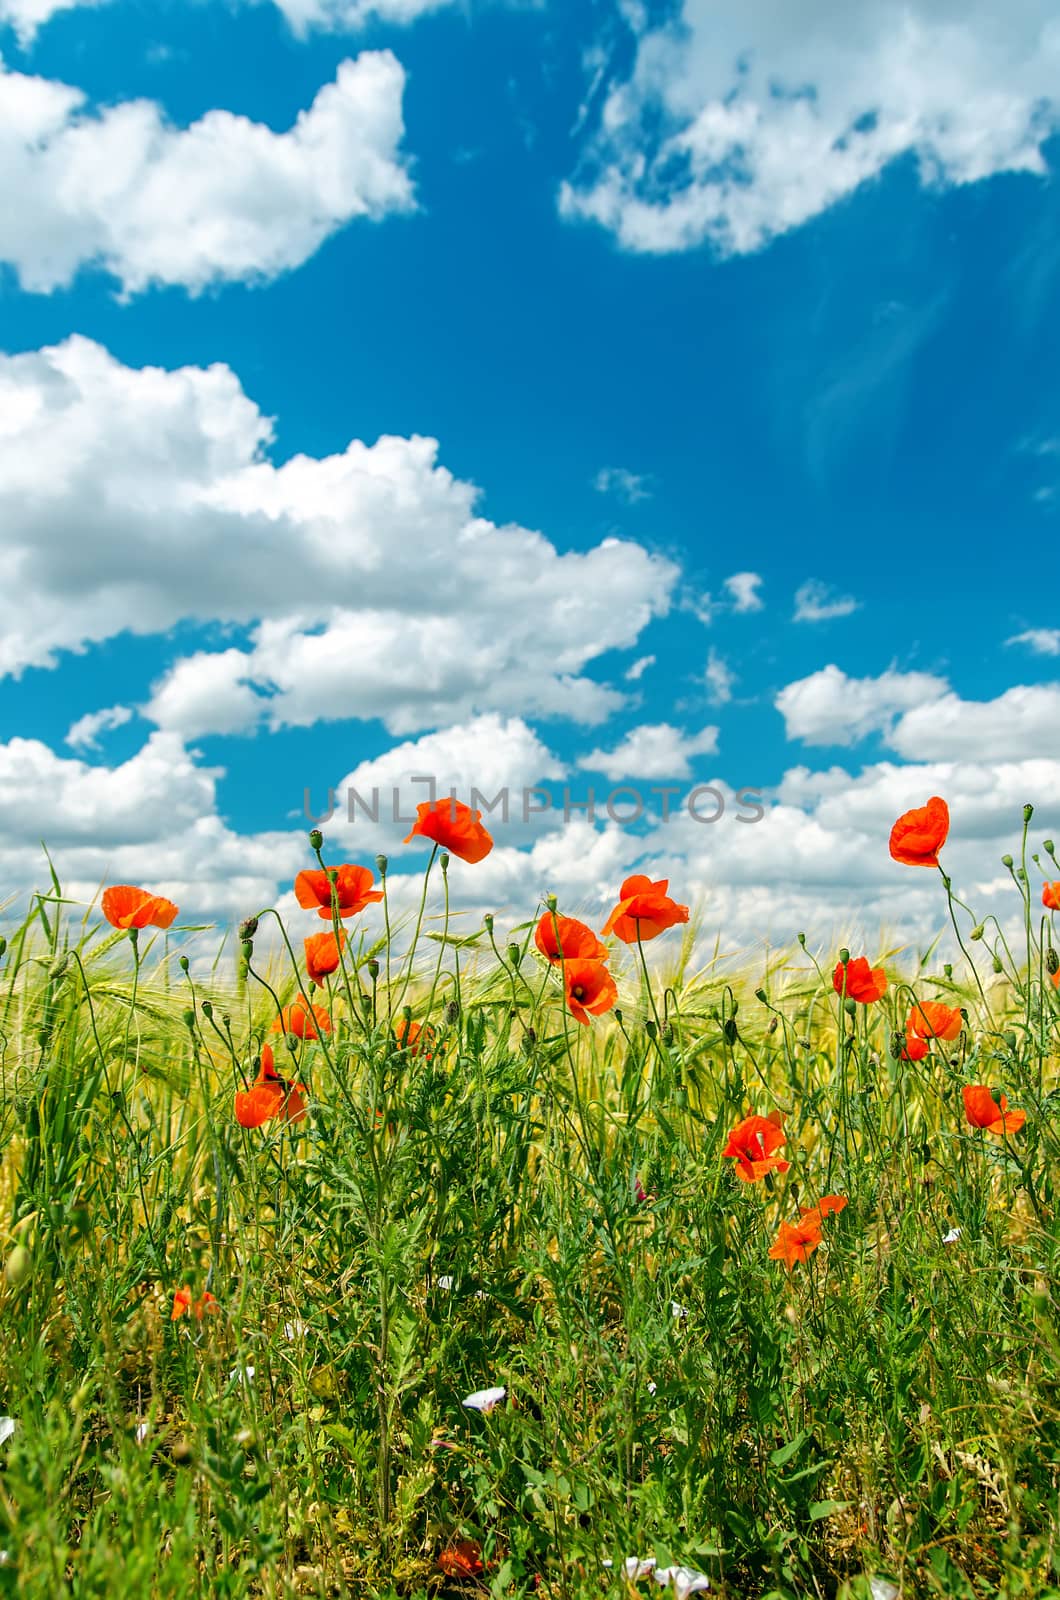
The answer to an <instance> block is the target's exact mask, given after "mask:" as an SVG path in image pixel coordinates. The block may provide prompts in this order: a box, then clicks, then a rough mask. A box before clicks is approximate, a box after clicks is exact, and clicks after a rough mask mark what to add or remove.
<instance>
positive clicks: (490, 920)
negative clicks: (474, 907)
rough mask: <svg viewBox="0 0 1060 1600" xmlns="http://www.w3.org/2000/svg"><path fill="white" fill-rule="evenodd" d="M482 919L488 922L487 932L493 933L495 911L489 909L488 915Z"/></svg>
mask: <svg viewBox="0 0 1060 1600" xmlns="http://www.w3.org/2000/svg"><path fill="white" fill-rule="evenodd" d="M482 920H483V922H484V923H485V924H486V932H487V933H492V932H493V913H492V911H487V912H486V915H485V916H484V917H483V919H482Z"/></svg>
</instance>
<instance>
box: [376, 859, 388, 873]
mask: <svg viewBox="0 0 1060 1600" xmlns="http://www.w3.org/2000/svg"><path fill="white" fill-rule="evenodd" d="M375 864H376V867H377V869H378V872H379V876H380V877H381V878H385V877H386V869H387V867H389V865H390V862H389V860H388V858H387V857H386V856H376V858H375Z"/></svg>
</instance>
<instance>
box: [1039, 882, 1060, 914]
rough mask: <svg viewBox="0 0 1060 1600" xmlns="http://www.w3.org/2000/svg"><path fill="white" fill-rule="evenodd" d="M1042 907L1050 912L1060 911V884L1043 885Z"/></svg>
mask: <svg viewBox="0 0 1060 1600" xmlns="http://www.w3.org/2000/svg"><path fill="white" fill-rule="evenodd" d="M1042 905H1043V906H1045V907H1046V908H1047V909H1048V910H1049V911H1060V883H1043V884H1042Z"/></svg>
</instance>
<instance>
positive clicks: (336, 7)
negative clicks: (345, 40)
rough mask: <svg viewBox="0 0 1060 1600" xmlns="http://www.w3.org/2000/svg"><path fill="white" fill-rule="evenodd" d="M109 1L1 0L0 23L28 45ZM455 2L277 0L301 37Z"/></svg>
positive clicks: (407, 17) (396, 20)
mask: <svg viewBox="0 0 1060 1600" xmlns="http://www.w3.org/2000/svg"><path fill="white" fill-rule="evenodd" d="M106 3H107V0H0V23H4V22H8V23H10V24H11V26H12V27H13V28H14V30H15V33H16V35H17V36H18V40H19V43H20V44H22V45H23V46H26V45H29V44H31V43H32V41H33V39H34V37H35V35H36V33H37V31H38V29H40V28H42V27H43V26H44V24H45V23H46V22H47V21H48V20H49V18H51V17H54V16H55V15H56V14H57V13H58V12H60V11H71V10H73V9H74V8H75V7H78V6H80V7H85V8H87V7H94V6H99V5H104V4H106ZM455 3H456V0H275V4H276V6H277V7H278V9H279V10H280V11H281V12H282V13H283V15H284V17H285V18H286V19H287V22H288V23H289V24H290V26H291V28H292V30H293V31H294V32H295V33H296V34H298V35H299V36H303V35H305V34H307V33H309V32H311V31H312V30H314V29H320V30H326V31H330V32H352V31H354V30H355V29H357V28H363V27H364V26H365V25H366V24H367V23H369V22H375V21H378V22H389V23H393V24H394V25H395V26H407V25H408V24H410V23H412V22H415V21H416V20H417V18H418V17H422V16H426V15H427V14H428V13H429V12H431V11H440V10H442V9H444V8H445V7H447V6H449V5H453V4H455Z"/></svg>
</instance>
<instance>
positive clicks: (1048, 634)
mask: <svg viewBox="0 0 1060 1600" xmlns="http://www.w3.org/2000/svg"><path fill="white" fill-rule="evenodd" d="M1005 643H1006V644H1025V645H1026V646H1027V648H1028V650H1031V651H1033V652H1034V654H1035V655H1036V656H1060V628H1028V629H1027V630H1026V632H1025V633H1016V634H1013V636H1012V638H1011V639H1006V640H1005Z"/></svg>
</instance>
